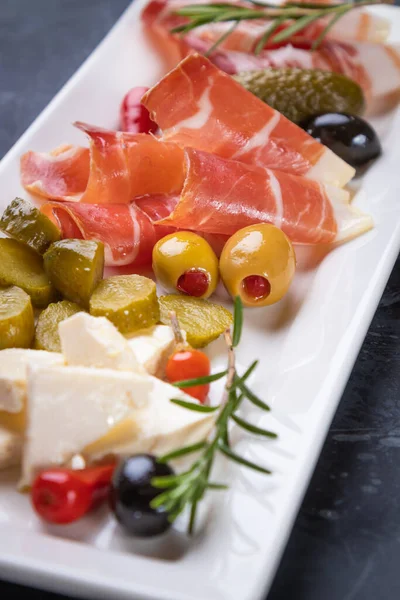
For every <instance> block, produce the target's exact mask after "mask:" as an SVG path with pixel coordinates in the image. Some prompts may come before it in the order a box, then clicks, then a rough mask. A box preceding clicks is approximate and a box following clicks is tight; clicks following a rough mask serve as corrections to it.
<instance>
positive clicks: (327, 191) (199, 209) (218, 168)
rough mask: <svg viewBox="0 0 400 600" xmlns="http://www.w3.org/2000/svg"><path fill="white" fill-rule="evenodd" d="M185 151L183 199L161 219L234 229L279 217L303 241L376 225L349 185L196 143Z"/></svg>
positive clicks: (341, 237) (206, 229) (210, 229)
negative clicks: (356, 202) (274, 168)
mask: <svg viewBox="0 0 400 600" xmlns="http://www.w3.org/2000/svg"><path fill="white" fill-rule="evenodd" d="M185 155H186V169H187V173H186V179H185V184H184V187H183V191H182V194H181V196H180V200H179V202H178V203H177V204H176V206H175V208H174V209H173V211H172V212H171V213H170V214H169V216H167V217H166V218H164V219H162V220H161V221H159V223H160V224H163V225H167V226H172V227H176V228H180V229H191V230H194V231H197V232H200V233H203V234H220V235H221V234H223V235H232V234H233V233H235V232H236V231H237V230H239V229H241V228H242V227H246V226H247V225H253V224H255V223H273V224H274V225H276V226H277V227H280V228H281V229H282V230H283V231H284V232H285V233H286V234H287V235H288V236H289V238H290V239H291V240H292V242H293V243H298V244H317V243H331V242H338V241H345V240H348V239H350V238H352V237H355V236H357V235H360V234H361V233H363V232H364V231H367V230H368V229H370V228H371V227H372V220H371V218H370V217H369V216H366V215H363V214H362V213H360V212H359V211H358V210H357V209H356V208H354V207H352V206H351V205H350V204H349V194H348V192H346V191H344V190H341V189H338V188H336V187H333V186H328V185H324V184H321V183H319V182H316V181H312V180H309V179H305V178H303V177H296V176H294V175H289V174H287V173H283V172H279V171H272V170H271V169H266V168H263V167H256V166H250V165H246V164H244V163H240V162H238V161H232V160H227V159H224V158H221V157H218V156H216V155H213V154H208V153H206V152H202V151H200V150H195V149H193V148H191V149H187V150H186V151H185Z"/></svg>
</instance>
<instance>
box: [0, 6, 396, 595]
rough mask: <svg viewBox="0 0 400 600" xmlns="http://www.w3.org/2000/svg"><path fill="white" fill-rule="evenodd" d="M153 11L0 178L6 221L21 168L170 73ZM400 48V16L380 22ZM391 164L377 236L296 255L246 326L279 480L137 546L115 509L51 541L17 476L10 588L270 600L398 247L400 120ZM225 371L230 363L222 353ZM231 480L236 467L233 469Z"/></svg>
mask: <svg viewBox="0 0 400 600" xmlns="http://www.w3.org/2000/svg"><path fill="white" fill-rule="evenodd" d="M144 3H145V0H138V1H137V2H135V3H134V4H133V5H132V6H131V7H130V8H129V9H128V10H127V11H126V13H125V14H124V15H123V17H122V18H121V20H120V21H119V22H118V23H117V25H116V26H115V27H114V29H113V30H112V31H111V32H110V34H109V35H108V36H107V37H106V39H105V40H104V41H103V42H102V43H101V44H100V46H99V47H98V48H97V50H96V51H95V52H94V53H93V54H92V56H91V57H90V58H89V59H88V60H87V61H86V62H85V64H84V65H83V66H82V67H81V69H79V71H78V72H77V73H76V74H75V76H74V77H73V78H72V79H71V80H70V81H69V82H68V83H67V85H66V86H65V87H64V89H63V90H62V91H61V92H60V93H59V94H58V95H57V96H56V98H55V99H54V100H53V101H52V102H51V103H50V105H49V106H48V107H47V108H46V110H45V111H44V112H43V113H42V114H41V115H40V117H39V118H38V119H37V120H36V121H35V123H34V124H33V125H32V126H31V127H30V128H29V130H28V131H27V132H26V133H25V134H24V135H23V136H22V138H21V139H20V140H19V142H18V143H17V144H16V145H15V146H14V148H13V149H12V150H11V151H10V152H9V153H8V155H7V156H6V157H5V158H4V159H3V161H2V162H1V165H0V186H1V191H2V194H1V199H0V209H1V210H2V209H3V208H4V207H5V205H6V203H8V201H10V200H11V199H12V198H13V197H14V196H15V195H25V196H26V194H25V193H24V191H23V190H22V189H21V186H20V183H19V156H20V155H21V154H22V153H23V152H25V151H26V150H29V149H35V150H42V151H48V150H50V149H52V148H53V147H55V146H57V145H59V144H61V143H65V142H72V143H74V142H76V143H83V141H84V140H83V137H82V134H81V133H80V132H79V131H77V130H75V129H74V128H73V127H72V126H71V123H72V122H73V121H75V120H81V121H88V122H90V123H94V124H96V125H100V126H104V127H109V128H113V127H115V126H116V125H117V121H116V119H117V115H118V107H119V103H120V100H121V98H122V96H123V94H124V93H125V92H126V91H127V90H128V89H129V88H130V87H132V86H134V85H146V84H147V85H150V84H152V83H154V82H155V81H156V80H157V79H158V78H159V77H160V76H161V75H163V73H164V66H163V64H162V61H161V60H160V58H159V57H158V56H157V54H156V52H155V51H154V50H153V49H152V48H151V46H150V44H149V42H148V41H147V40H146V38H145V36H144V34H143V33H142V31H141V28H140V21H139V13H140V10H141V8H142V6H143V5H144ZM379 12H380V13H381V14H384V15H386V16H387V15H388V16H389V17H390V18H391V19H392V21H393V35H392V38H393V40H397V41H399V40H400V11H398V9H390V8H387V9H380V10H379ZM375 124H376V126H377V128H378V131H379V132H380V133H381V136H382V140H383V149H384V152H383V157H382V158H381V159H380V160H379V161H378V162H377V163H376V164H375V165H374V166H373V168H372V169H370V171H369V172H368V174H367V175H366V176H365V177H364V178H363V179H362V181H361V182H358V183H357V184H356V185H358V187H359V188H360V191H359V192H358V194H357V196H356V198H355V200H354V201H355V203H356V204H357V205H359V206H360V207H362V209H363V210H364V211H365V212H368V213H370V214H372V216H373V218H374V221H375V229H374V230H373V231H371V232H370V233H368V234H366V235H364V236H362V237H361V238H359V239H356V240H354V241H352V242H350V243H348V244H346V245H344V246H342V247H339V248H337V249H335V250H334V251H333V252H331V253H330V254H328V255H327V256H324V255H323V250H322V249H320V248H316V249H314V250H312V251H311V250H310V251H308V253H304V255H303V254H301V255H299V269H298V273H297V276H296V282H295V284H294V285H293V288H292V290H291V292H290V294H289V295H288V296H287V297H286V298H285V299H284V300H283V301H282V302H280V303H279V304H278V305H275V306H274V307H272V308H269V309H267V310H265V309H264V310H253V311H248V312H247V313H246V320H245V331H244V336H243V341H242V343H241V347H240V351H239V353H238V360H239V363H240V364H241V365H243V366H245V365H248V364H250V362H251V361H252V360H253V359H255V358H259V359H260V360H261V365H260V367H259V368H258V372H257V373H256V375H255V378H254V382H253V384H254V389H255V391H257V392H259V393H260V394H261V395H262V396H263V397H264V398H265V399H266V400H268V401H269V402H270V403H271V405H272V407H273V411H272V414H270V415H267V416H265V415H260V412H259V411H258V410H249V418H251V419H253V420H254V422H256V423H260V424H262V425H264V426H269V427H271V428H272V429H274V430H275V431H277V432H278V433H279V439H278V440H277V441H273V442H269V441H251V442H250V441H249V440H248V439H247V440H241V441H240V442H239V446H240V448H241V450H242V451H243V452H244V453H245V455H246V456H248V457H252V458H253V459H254V460H257V461H258V462H260V463H263V464H265V465H266V466H269V467H270V468H271V469H272V470H273V473H274V474H273V475H272V476H271V477H265V476H262V475H257V474H254V473H253V472H250V471H247V470H245V469H243V468H239V467H237V468H233V467H231V466H230V465H226V468H224V471H225V472H226V471H229V473H228V477H229V479H230V480H231V489H230V491H229V492H227V493H219V494H220V495H219V496H218V497H217V493H214V496H215V498H213V499H212V501H211V502H210V503H209V505H208V507H207V515H206V516H207V518H206V519H204V522H205V525H204V526H203V529H202V530H201V532H200V534H199V535H198V536H197V537H196V538H195V539H193V540H191V541H188V540H187V539H186V538H185V537H184V536H182V535H180V534H179V533H176V532H172V533H171V534H169V535H168V536H166V537H165V538H163V539H160V540H156V541H152V542H143V541H140V542H138V541H137V540H132V539H129V538H127V537H125V536H124V535H123V534H122V533H121V532H120V530H119V529H118V527H117V526H116V525H115V523H114V521H113V520H112V519H111V517H110V516H109V515H108V514H107V511H106V510H105V509H104V511H103V512H99V513H97V514H95V515H93V516H91V517H90V518H88V519H86V520H83V521H82V522H79V523H77V524H75V525H74V526H71V527H67V528H46V527H45V526H44V525H43V524H42V523H41V522H39V520H38V519H37V518H36V517H35V515H34V513H33V511H32V510H31V507H30V505H29V501H28V498H26V497H25V496H23V495H20V494H18V493H17V492H16V491H15V485H14V483H15V477H14V475H13V474H12V473H11V474H7V475H2V476H1V479H0V572H1V576H2V577H5V578H9V579H12V580H15V581H20V582H25V583H28V584H32V585H35V586H38V587H45V588H48V589H53V590H57V591H60V592H64V593H72V594H74V595H80V596H88V597H94V598H113V599H118V598H130V599H132V598H140V599H152V600H205V599H207V600H260V599H262V598H263V597H264V594H266V592H267V589H268V587H269V585H270V583H271V579H272V577H273V574H274V572H275V569H276V566H277V564H278V561H279V558H280V555H281V552H282V550H283V548H284V545H285V542H286V539H287V536H288V534H289V532H290V528H291V525H292V523H293V519H294V517H295V515H296V512H297V510H298V507H299V503H300V501H301V498H302V496H303V493H304V491H305V489H306V486H307V483H308V480H309V477H310V475H311V473H312V470H313V467H314V465H315V462H316V460H317V458H318V455H319V452H320V449H321V445H322V443H323V441H324V438H325V436H326V432H327V429H328V427H329V424H330V422H331V419H332V417H333V414H334V412H335V409H336V407H337V405H338V402H339V400H340V397H341V394H342V391H343V389H344V386H345V384H346V381H347V379H348V376H349V374H350V371H351V369H352V366H353V364H354V361H355V359H356V356H357V353H358V351H359V349H360V345H361V343H362V341H363V339H364V336H365V334H366V331H367V329H368V326H369V324H370V321H371V319H372V316H373V314H374V311H375V309H376V307H377V305H378V301H379V299H380V297H381V294H382V292H383V289H384V286H385V284H386V281H387V279H388V277H389V274H390V271H391V269H392V267H393V264H394V262H395V259H396V257H397V254H398V252H399V247H400V219H399V203H398V199H399V196H400V179H399V177H398V165H399V164H400V146H399V144H398V140H397V138H398V136H399V133H400V113H392V114H390V115H387V116H386V117H385V118H383V119H381V120H380V121H379V122H378V121H376V122H375ZM213 358H214V364H215V365H218V364H221V363H222V361H223V360H224V356H223V347H222V345H221V344H219V343H217V344H216V345H215V346H214V349H213ZM224 467H225V465H224Z"/></svg>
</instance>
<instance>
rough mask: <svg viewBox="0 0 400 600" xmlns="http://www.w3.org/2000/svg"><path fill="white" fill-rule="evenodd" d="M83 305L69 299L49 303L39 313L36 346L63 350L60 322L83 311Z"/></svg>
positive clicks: (49, 349) (58, 350) (42, 348)
mask: <svg viewBox="0 0 400 600" xmlns="http://www.w3.org/2000/svg"><path fill="white" fill-rule="evenodd" d="M81 310H82V309H81V307H80V306H78V305H77V304H75V303H74V302H69V300H62V301H61V302H55V303H54V304H49V306H48V307H47V308H46V309H45V310H44V311H43V312H42V313H41V314H40V315H39V318H38V322H37V325H36V336H35V348H36V349H37V350H47V351H48V352H61V342H60V336H59V334H58V324H59V323H61V321H64V320H65V319H68V317H72V315H75V314H76V313H78V312H81Z"/></svg>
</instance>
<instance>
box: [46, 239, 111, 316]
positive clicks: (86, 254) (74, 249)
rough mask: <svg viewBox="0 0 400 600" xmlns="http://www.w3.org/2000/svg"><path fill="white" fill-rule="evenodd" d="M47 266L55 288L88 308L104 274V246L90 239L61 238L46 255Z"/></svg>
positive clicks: (67, 297)
mask: <svg viewBox="0 0 400 600" xmlns="http://www.w3.org/2000/svg"><path fill="white" fill-rule="evenodd" d="M44 267H45V269H46V272H47V274H48V276H49V279H50V281H51V282H52V284H53V285H54V287H55V288H56V289H57V290H58V291H59V292H61V294H62V295H63V296H64V298H66V299H67V300H71V302H76V303H77V304H80V305H81V306H83V307H85V308H87V307H88V306H89V299H90V296H91V295H92V293H93V290H94V289H95V287H96V285H97V284H98V283H99V281H100V280H101V278H102V277H103V270H104V246H103V244H102V243H101V242H94V241H90V240H61V241H59V242H55V243H54V244H52V245H51V246H50V248H49V249H48V250H47V252H46V253H45V255H44Z"/></svg>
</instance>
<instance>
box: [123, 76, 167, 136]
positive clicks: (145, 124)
mask: <svg viewBox="0 0 400 600" xmlns="http://www.w3.org/2000/svg"><path fill="white" fill-rule="evenodd" d="M148 89H149V88H147V87H134V88H132V89H131V90H129V92H128V93H127V94H126V96H125V97H124V99H123V101H122V104H121V109H120V122H121V125H120V126H121V131H128V132H130V133H155V132H156V131H157V129H158V125H157V123H155V122H154V121H152V120H151V118H150V113H149V111H148V110H147V108H145V107H144V106H143V105H142V104H141V100H142V98H143V96H144V94H145V93H146V92H147V91H148Z"/></svg>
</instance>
